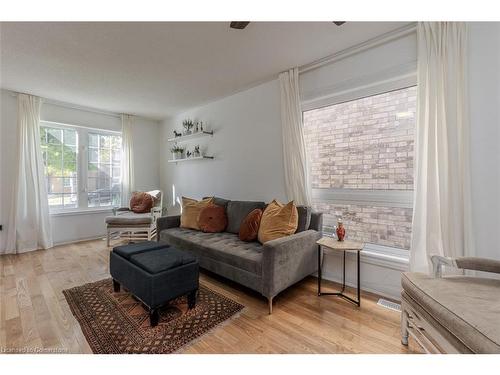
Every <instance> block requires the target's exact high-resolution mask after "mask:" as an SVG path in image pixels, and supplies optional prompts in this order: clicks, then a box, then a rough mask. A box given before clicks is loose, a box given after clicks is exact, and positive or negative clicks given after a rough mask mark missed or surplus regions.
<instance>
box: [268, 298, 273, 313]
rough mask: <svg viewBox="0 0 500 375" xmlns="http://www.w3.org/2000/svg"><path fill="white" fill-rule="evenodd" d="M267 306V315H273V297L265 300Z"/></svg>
mask: <svg viewBox="0 0 500 375" xmlns="http://www.w3.org/2000/svg"><path fill="white" fill-rule="evenodd" d="M267 304H268V306H269V315H271V314H272V313H273V297H268V298H267Z"/></svg>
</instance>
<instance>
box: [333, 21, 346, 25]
mask: <svg viewBox="0 0 500 375" xmlns="http://www.w3.org/2000/svg"><path fill="white" fill-rule="evenodd" d="M333 23H334V24H335V25H337V26H342V25H343V24H344V23H345V21H333Z"/></svg>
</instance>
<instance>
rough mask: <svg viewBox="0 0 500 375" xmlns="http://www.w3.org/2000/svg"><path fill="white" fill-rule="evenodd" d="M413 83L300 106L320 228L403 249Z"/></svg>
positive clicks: (409, 189)
mask: <svg viewBox="0 0 500 375" xmlns="http://www.w3.org/2000/svg"><path fill="white" fill-rule="evenodd" d="M415 112H416V87H409V88H403V89H399V90H395V91H391V92H386V93H383V94H379V95H374V96H369V97H366V98H361V99H356V100H352V101H348V102H344V103H338V104H334V105H330V106H327V107H323V108H318V109H313V110H308V111H305V112H303V119H304V135H305V141H306V148H307V153H308V157H309V161H310V167H311V171H310V172H311V182H312V188H313V205H314V207H315V209H317V210H319V211H322V212H324V213H325V221H324V224H325V228H324V229H325V231H326V232H333V227H334V226H335V225H336V221H337V217H339V216H341V217H342V218H343V221H344V223H345V226H346V228H347V234H348V236H349V237H350V238H353V239H358V240H362V241H364V242H367V243H373V244H377V245H383V246H389V247H395V248H401V249H409V247H410V237H411V221H412V204H411V203H412V191H413V147H414V130H415Z"/></svg>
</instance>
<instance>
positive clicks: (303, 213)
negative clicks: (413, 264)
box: [295, 206, 312, 233]
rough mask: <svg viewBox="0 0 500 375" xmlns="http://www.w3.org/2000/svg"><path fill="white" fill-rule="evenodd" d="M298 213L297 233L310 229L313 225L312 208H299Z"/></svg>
mask: <svg viewBox="0 0 500 375" xmlns="http://www.w3.org/2000/svg"><path fill="white" fill-rule="evenodd" d="M297 212H298V213H299V225H298V226H297V230H296V231H295V233H299V232H303V231H305V230H308V229H309V225H311V213H312V208H311V207H310V206H297Z"/></svg>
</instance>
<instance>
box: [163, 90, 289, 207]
mask: <svg viewBox="0 0 500 375" xmlns="http://www.w3.org/2000/svg"><path fill="white" fill-rule="evenodd" d="M186 118H191V119H193V120H198V121H203V123H204V124H207V125H208V126H210V128H211V129H212V130H213V131H214V136H213V137H212V138H203V139H200V140H195V141H192V142H191V143H190V144H189V147H191V148H192V147H194V146H195V145H196V144H198V143H199V144H200V146H201V149H202V151H203V149H206V152H207V154H210V155H214V156H215V159H214V160H199V161H198V160H197V161H188V162H184V163H178V164H172V163H167V160H168V159H170V158H171V155H170V147H171V146H172V144H171V143H167V139H168V138H171V137H172V136H173V132H172V131H173V130H174V129H176V130H178V131H180V130H181V129H182V120H183V119H186ZM280 121H281V120H280V95H279V86H278V82H277V81H271V82H268V83H265V84H262V85H260V86H258V87H255V88H252V89H249V90H247V91H244V92H241V93H238V94H236V95H233V96H229V97H227V98H224V99H221V100H218V101H216V102H213V103H210V104H207V105H205V106H202V107H199V108H194V109H191V110H189V111H188V112H186V113H183V114H182V115H179V116H176V117H175V118H172V119H168V120H166V121H164V122H163V126H162V135H161V146H160V149H161V184H162V188H163V189H164V191H166V192H167V193H166V196H167V198H168V206H169V207H170V208H171V205H172V190H173V185H175V193H176V195H177V196H179V197H180V196H182V195H184V196H187V197H193V198H200V197H202V196H204V195H217V196H220V197H224V198H229V199H234V200H237V199H240V200H263V201H270V200H272V199H273V198H277V199H279V200H282V201H283V200H285V191H284V175H283V151H282V142H281V123H280ZM170 212H175V211H173V210H172V209H171V210H170Z"/></svg>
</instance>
